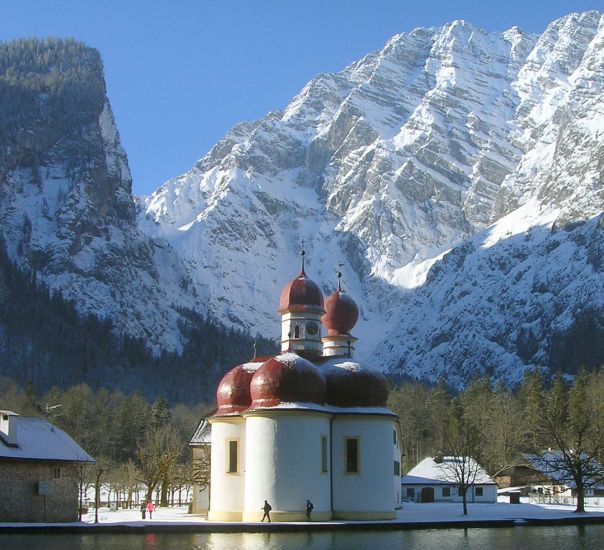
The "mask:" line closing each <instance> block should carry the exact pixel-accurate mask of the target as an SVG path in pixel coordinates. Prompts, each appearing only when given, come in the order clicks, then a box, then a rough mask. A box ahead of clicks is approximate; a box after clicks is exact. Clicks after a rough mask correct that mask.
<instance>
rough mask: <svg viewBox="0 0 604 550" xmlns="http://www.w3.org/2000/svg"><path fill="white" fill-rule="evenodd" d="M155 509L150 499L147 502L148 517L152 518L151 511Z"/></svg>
mask: <svg viewBox="0 0 604 550" xmlns="http://www.w3.org/2000/svg"><path fill="white" fill-rule="evenodd" d="M154 510H155V504H153V503H152V502H151V501H149V502H147V512H149V519H153V511H154Z"/></svg>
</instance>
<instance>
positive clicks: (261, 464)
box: [208, 253, 401, 522]
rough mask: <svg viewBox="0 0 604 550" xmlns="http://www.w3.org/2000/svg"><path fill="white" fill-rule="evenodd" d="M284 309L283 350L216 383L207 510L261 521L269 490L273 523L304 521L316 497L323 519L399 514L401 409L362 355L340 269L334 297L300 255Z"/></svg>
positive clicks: (317, 514) (217, 516)
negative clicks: (392, 404)
mask: <svg viewBox="0 0 604 550" xmlns="http://www.w3.org/2000/svg"><path fill="white" fill-rule="evenodd" d="M303 254H304V253H303ZM278 312H279V314H280V315H281V353H280V354H279V355H276V356H274V357H254V358H253V359H251V360H250V361H249V362H247V363H245V364H243V365H239V366H237V367H235V368H233V369H232V370H230V371H229V372H227V373H226V374H225V375H224V377H223V378H222V380H221V382H220V384H219V386H218V391H217V401H218V409H217V410H216V412H215V414H214V415H213V416H212V417H211V418H210V419H209V422H210V424H211V427H212V443H211V484H210V510H209V514H208V517H209V519H210V520H214V521H245V522H255V521H260V520H261V517H262V514H263V511H262V509H261V508H262V506H263V503H264V501H265V500H267V501H268V503H269V504H270V505H271V506H272V511H271V519H272V520H273V521H299V520H304V519H305V513H304V507H305V504H306V501H307V500H310V501H311V502H312V503H313V505H314V510H313V513H312V519H313V520H317V521H325V520H330V519H347V520H384V519H392V518H395V516H396V513H395V510H396V508H397V507H399V506H400V501H401V496H400V491H401V488H400V434H399V428H398V418H397V416H396V415H395V414H394V413H393V412H392V411H390V410H389V409H387V408H386V400H387V397H388V392H389V389H388V383H387V381H386V379H385V378H384V376H383V374H382V373H381V372H379V371H378V370H377V369H375V370H374V369H370V368H366V367H363V366H362V365H360V364H359V363H358V362H356V361H355V360H354V351H355V343H356V341H357V339H356V338H355V337H354V336H352V335H351V334H350V331H351V330H352V328H353V327H354V326H355V324H356V322H357V320H358V315H359V311H358V308H357V305H356V304H355V302H354V301H353V300H352V298H350V296H348V295H347V294H345V293H344V292H343V291H342V290H341V285H340V280H339V274H338V288H337V290H336V291H335V292H334V293H333V294H331V295H330V296H329V297H328V298H326V299H325V301H324V300H323V295H322V293H321V290H320V288H319V286H318V285H317V284H316V283H315V282H313V281H312V280H311V279H309V278H308V276H307V275H306V273H305V270H304V256H302V270H301V272H300V274H299V275H298V276H297V277H296V278H295V279H293V280H292V281H291V282H289V283H288V284H287V285H286V286H285V288H284V289H283V291H282V293H281V299H280V303H279V310H278ZM323 330H324V331H325V332H326V335H325V336H322V333H323Z"/></svg>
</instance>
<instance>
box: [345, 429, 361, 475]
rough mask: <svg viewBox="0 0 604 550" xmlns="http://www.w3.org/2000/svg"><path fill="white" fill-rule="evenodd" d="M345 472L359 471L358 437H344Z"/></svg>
mask: <svg viewBox="0 0 604 550" xmlns="http://www.w3.org/2000/svg"><path fill="white" fill-rule="evenodd" d="M346 473H347V474H358V473H359V438H358V437H347V438H346Z"/></svg>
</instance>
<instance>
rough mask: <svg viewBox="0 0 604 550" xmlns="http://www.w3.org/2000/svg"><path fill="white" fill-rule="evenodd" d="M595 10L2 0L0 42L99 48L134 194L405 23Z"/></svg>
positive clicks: (542, 1) (512, 20)
mask: <svg viewBox="0 0 604 550" xmlns="http://www.w3.org/2000/svg"><path fill="white" fill-rule="evenodd" d="M590 9H598V10H604V0H591V1H590V0H564V1H562V0H398V1H396V0H331V1H330V0H306V1H303V0H239V1H235V0H171V1H170V0H0V41H7V40H11V39H13V38H21V37H32V36H37V37H46V36H58V37H73V38H76V39H78V40H81V41H83V42H85V43H87V44H88V45H90V46H94V47H95V48H97V49H98V50H99V51H100V52H101V56H102V58H103V61H104V64H105V78H106V81H107V88H108V92H109V99H110V101H111V104H112V106H113V110H114V113H115V117H116V120H117V124H118V127H119V130H120V134H121V137H122V143H123V145H124V147H125V149H126V152H127V153H128V157H129V161H130V167H131V169H132V174H133V177H134V192H135V193H136V194H148V193H150V192H152V191H153V190H154V189H155V188H157V187H158V186H159V185H160V184H161V183H163V182H164V181H165V180H166V179H168V178H170V177H173V176H176V175H179V174H181V173H183V172H185V171H186V170H188V169H189V168H190V167H191V166H192V165H193V163H194V162H195V161H196V160H197V159H199V158H201V157H202V156H203V155H204V154H205V153H206V152H207V151H208V150H209V149H210V148H211V146H212V145H213V144H214V143H216V141H218V139H220V138H221V137H222V136H223V135H224V134H225V133H226V132H227V131H228V130H229V128H231V127H232V126H233V125H234V124H236V123H237V122H240V121H242V120H254V119H257V118H259V117H261V116H263V115H264V114H266V113H267V112H268V111H271V110H274V109H280V108H283V107H285V106H286V105H287V104H288V102H289V100H290V99H291V98H292V97H293V96H294V95H295V94H296V93H297V92H298V91H299V90H300V89H301V88H302V87H303V86H304V84H306V82H308V81H309V80H310V79H311V78H312V77H313V76H315V75H316V74H318V73H323V72H335V71H339V70H341V69H342V68H344V67H345V66H346V65H348V64H349V63H350V62H352V61H354V60H356V59H359V58H360V57H362V56H363V55H365V54H366V53H369V52H371V51H375V50H377V49H379V48H381V47H382V46H383V44H384V43H385V42H386V41H387V40H388V39H389V38H390V37H391V36H393V35H395V34H397V33H400V32H406V31H409V30H411V29H413V28H415V27H420V26H440V25H443V24H444V23H446V22H449V21H452V20H454V19H465V20H466V21H469V22H471V23H473V24H474V25H477V26H479V27H482V28H484V29H487V30H505V29H507V28H509V27H512V26H514V25H517V26H519V27H520V28H522V29H523V30H525V31H529V32H536V33H540V32H542V31H543V30H544V29H545V27H546V26H547V24H548V23H549V22H551V21H552V20H554V19H556V18H558V17H560V16H562V15H566V14H568V13H570V12H573V11H586V10H590ZM0 116H1V113H0Z"/></svg>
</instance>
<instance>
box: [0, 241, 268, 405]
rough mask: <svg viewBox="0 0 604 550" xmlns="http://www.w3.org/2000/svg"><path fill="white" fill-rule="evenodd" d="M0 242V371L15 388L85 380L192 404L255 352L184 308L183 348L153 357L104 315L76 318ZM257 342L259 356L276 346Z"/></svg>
mask: <svg viewBox="0 0 604 550" xmlns="http://www.w3.org/2000/svg"><path fill="white" fill-rule="evenodd" d="M1 244H2V243H0V306H1V307H0V332H1V333H2V338H0V376H4V377H7V378H10V379H12V380H14V381H15V382H17V383H18V384H20V385H24V384H26V383H27V384H30V385H33V386H34V387H36V388H38V389H40V390H41V391H45V390H48V389H49V388H51V387H52V386H57V387H59V388H67V387H69V386H72V385H74V384H77V383H85V384H88V385H89V386H90V387H91V388H100V387H104V388H108V389H109V390H111V389H116V388H120V389H121V390H122V391H124V392H127V393H133V392H134V391H139V392H141V394H142V395H144V396H145V397H147V398H148V399H155V398H156V397H158V396H163V397H165V398H166V399H169V400H170V401H171V402H182V403H188V404H194V403H199V402H200V401H210V400H212V399H213V394H214V391H215V388H216V384H217V383H218V381H219V380H220V377H221V376H222V374H223V373H224V372H225V371H226V370H228V369H230V368H232V367H233V366H235V365H237V364H240V363H242V362H244V361H245V360H247V359H249V358H250V357H252V355H253V352H254V351H253V350H254V341H253V339H252V337H251V336H250V335H248V334H244V333H242V332H239V331H236V330H231V329H226V328H224V327H221V326H219V325H218V324H216V323H214V322H212V320H211V319H207V318H204V317H202V316H200V315H198V314H196V313H194V312H184V311H183V312H182V313H183V317H185V318H186V319H187V321H188V324H187V325H186V326H184V327H183V332H184V333H185V335H186V336H187V337H188V341H187V344H186V347H185V348H184V350H183V351H182V353H180V354H177V353H162V354H161V355H159V356H155V355H153V353H152V352H151V351H149V349H148V348H147V347H146V345H145V342H143V341H142V340H139V339H134V338H129V337H128V336H118V335H116V334H115V333H114V332H113V331H112V324H111V321H110V320H105V319H99V318H98V317H96V316H94V315H87V316H85V317H82V316H81V315H80V314H79V313H78V312H77V310H76V308H75V306H74V304H73V303H71V302H70V301H67V300H65V299H64V298H63V297H61V296H60V295H59V294H57V293H52V292H50V291H49V289H48V287H46V285H44V284H41V283H39V282H38V281H37V280H36V275H35V272H25V271H22V270H20V269H19V268H18V267H17V266H15V265H14V263H13V262H12V261H11V260H10V259H9V258H8V256H7V254H6V252H5V249H4V247H3V246H1ZM256 347H257V349H258V353H259V354H265V353H269V352H270V351H272V350H273V349H274V343H273V342H271V341H270V340H265V339H258V341H257V342H256ZM17 412H19V411H17Z"/></svg>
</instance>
